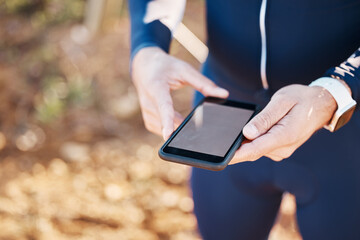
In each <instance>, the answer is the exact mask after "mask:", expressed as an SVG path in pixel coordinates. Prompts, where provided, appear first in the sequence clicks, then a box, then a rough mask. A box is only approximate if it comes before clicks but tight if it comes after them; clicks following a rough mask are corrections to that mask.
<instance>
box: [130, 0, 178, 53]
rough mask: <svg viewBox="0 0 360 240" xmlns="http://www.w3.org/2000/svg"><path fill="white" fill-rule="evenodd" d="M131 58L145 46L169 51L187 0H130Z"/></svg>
mask: <svg viewBox="0 0 360 240" xmlns="http://www.w3.org/2000/svg"><path fill="white" fill-rule="evenodd" d="M128 2H129V11H130V20H131V60H132V59H133V57H134V56H135V55H136V53H137V52H138V51H139V50H140V49H142V48H144V47H150V46H156V47H159V48H161V49H162V50H164V51H165V52H168V51H169V46H170V42H171V31H173V30H174V29H175V28H176V26H177V24H178V23H179V22H180V21H181V18H182V16H183V12H184V9H185V0H177V1H175V2H174V1H171V0H156V1H151V0H129V1H128Z"/></svg>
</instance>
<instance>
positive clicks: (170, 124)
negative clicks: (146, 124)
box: [155, 88, 175, 140]
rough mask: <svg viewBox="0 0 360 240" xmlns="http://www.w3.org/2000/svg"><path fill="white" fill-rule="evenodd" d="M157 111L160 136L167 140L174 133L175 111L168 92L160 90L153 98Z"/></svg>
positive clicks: (164, 89) (163, 89)
mask: <svg viewBox="0 0 360 240" xmlns="http://www.w3.org/2000/svg"><path fill="white" fill-rule="evenodd" d="M155 100H156V105H157V109H158V112H159V115H160V119H161V128H162V135H163V138H164V140H166V139H168V138H169V137H170V135H171V133H172V132H173V131H174V117H175V110H174V107H173V101H172V99H171V95H170V90H167V89H166V88H160V89H159V90H158V93H157V95H156V96H155Z"/></svg>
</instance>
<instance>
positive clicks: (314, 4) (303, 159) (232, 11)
mask: <svg viewBox="0 0 360 240" xmlns="http://www.w3.org/2000/svg"><path fill="white" fill-rule="evenodd" d="M181 2H183V3H184V2H185V0H153V1H150V0H129V7H130V14H131V24H132V25H131V30H132V34H131V44H132V48H131V51H132V57H133V56H134V55H135V54H136V53H137V52H138V51H139V50H140V49H142V48H143V47H147V46H158V47H160V48H162V49H163V50H165V51H168V49H169V44H170V41H171V35H172V33H171V32H172V31H173V30H174V29H175V27H176V20H177V21H178V20H179V18H180V17H181V11H183V7H181V6H179V4H180V3H181ZM175 3H176V4H175ZM180 5H181V4H180ZM172 6H173V8H172ZM166 8H168V10H167V9H166ZM175 8H176V9H177V10H178V11H176V9H175ZM261 10H263V11H261ZM206 12H207V32H208V39H207V45H208V47H209V55H208V58H207V60H206V62H205V63H204V66H203V70H202V72H203V74H204V75H206V76H207V77H208V78H210V79H212V80H213V81H215V82H216V83H217V84H218V85H219V86H221V87H224V88H226V89H227V90H229V92H230V97H231V98H235V99H238V100H246V101H251V102H255V103H258V104H262V105H264V104H266V103H267V101H268V100H269V98H270V96H271V95H272V94H273V93H274V92H275V91H276V90H278V89H280V88H281V87H284V86H286V85H289V84H294V83H298V84H309V83H310V82H312V81H313V80H315V79H317V78H319V77H322V76H332V77H337V78H340V79H343V80H344V81H346V83H347V84H348V85H349V86H350V88H351V90H352V95H353V98H354V99H355V100H356V101H357V102H358V106H359V105H360V50H359V49H358V48H359V46H360V0H297V1H289V0H225V1H215V0H207V1H206ZM260 26H263V28H261V27H260ZM349 56H350V57H349ZM262 63H265V64H262ZM200 97H201V96H200V95H199V94H197V95H196V98H195V101H198V100H199V99H200ZM359 136H360V111H358V110H357V111H356V112H355V113H354V115H353V117H352V119H351V121H349V123H347V124H346V125H345V126H344V127H342V128H341V129H340V130H339V131H336V132H334V133H330V132H328V131H325V130H320V131H318V132H316V133H315V134H314V135H313V136H312V137H311V138H310V139H309V140H308V141H307V142H305V143H304V144H303V145H302V146H301V147H300V148H298V149H297V150H296V152H295V153H293V154H292V156H291V157H290V158H288V159H285V160H283V161H281V162H274V161H271V160H270V159H268V158H265V157H263V158H261V159H259V160H257V161H255V162H243V163H239V164H235V165H231V166H228V167H227V168H226V169H225V170H223V171H221V172H211V171H206V170H203V169H193V171H192V178H191V187H192V192H193V198H194V203H195V208H194V212H195V214H196V216H197V219H198V226H199V229H200V232H201V235H202V236H203V238H204V239H207V240H219V239H225V240H236V239H267V237H268V234H269V231H270V229H271V227H272V224H273V222H274V221H275V219H276V216H277V212H278V209H279V207H280V203H281V197H282V194H283V193H284V192H291V193H292V194H294V195H295V196H296V203H297V220H298V226H299V230H300V232H301V234H302V237H303V238H304V239H334V240H338V239H354V240H358V239H360V229H359V227H358V224H359V222H360V174H359V172H360V158H359V156H360V148H359V146H360V138H359Z"/></svg>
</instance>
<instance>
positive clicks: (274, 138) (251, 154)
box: [231, 125, 288, 164]
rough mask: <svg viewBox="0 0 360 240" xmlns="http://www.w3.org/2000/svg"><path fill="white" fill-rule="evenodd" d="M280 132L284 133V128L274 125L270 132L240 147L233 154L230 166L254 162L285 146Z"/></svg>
mask: <svg viewBox="0 0 360 240" xmlns="http://www.w3.org/2000/svg"><path fill="white" fill-rule="evenodd" d="M282 132H285V129H284V126H282V125H275V126H274V127H273V129H272V131H270V132H267V133H265V134H264V135H262V136H260V137H258V138H256V139H255V140H253V141H251V142H248V143H245V144H243V145H241V147H240V148H239V149H238V150H237V151H236V152H235V155H234V157H233V159H232V160H231V164H235V163H239V162H245V161H255V160H257V159H259V158H261V157H263V156H265V155H266V154H268V153H270V152H272V151H274V150H275V149H277V148H279V147H283V146H284V145H287V144H288V143H287V142H286V141H284V140H285V137H284V134H283V133H282Z"/></svg>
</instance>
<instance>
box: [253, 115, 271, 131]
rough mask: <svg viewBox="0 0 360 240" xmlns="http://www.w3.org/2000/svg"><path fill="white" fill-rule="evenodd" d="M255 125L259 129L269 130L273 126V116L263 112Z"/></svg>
mask: <svg viewBox="0 0 360 240" xmlns="http://www.w3.org/2000/svg"><path fill="white" fill-rule="evenodd" d="M254 125H255V127H256V128H257V129H259V130H260V129H269V128H270V127H271V125H272V123H271V116H270V113H268V112H262V113H261V114H259V115H258V116H257V121H254Z"/></svg>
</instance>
